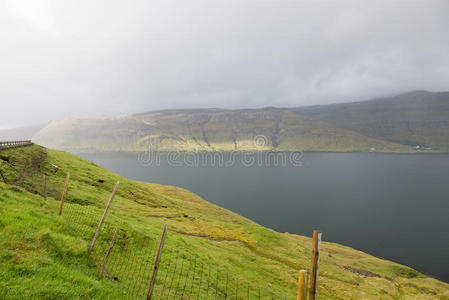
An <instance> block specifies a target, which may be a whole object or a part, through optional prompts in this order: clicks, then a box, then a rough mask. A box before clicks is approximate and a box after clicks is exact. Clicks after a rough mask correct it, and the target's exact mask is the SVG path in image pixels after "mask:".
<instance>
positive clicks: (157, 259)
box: [147, 225, 167, 300]
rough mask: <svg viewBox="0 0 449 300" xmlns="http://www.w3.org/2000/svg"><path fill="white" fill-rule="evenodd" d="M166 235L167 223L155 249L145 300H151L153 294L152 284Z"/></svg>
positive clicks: (154, 281)
mask: <svg viewBox="0 0 449 300" xmlns="http://www.w3.org/2000/svg"><path fill="white" fill-rule="evenodd" d="M166 236H167V225H165V226H164V231H163V232H162V237H161V242H160V243H159V249H158V250H157V255H156V261H155V262H154V268H153V275H152V276H151V281H150V289H149V290H148V296H147V300H151V296H152V295H153V290H154V284H155V283H156V276H157V270H158V269H159V263H160V261H161V255H162V250H163V249H164V243H165V237H166Z"/></svg>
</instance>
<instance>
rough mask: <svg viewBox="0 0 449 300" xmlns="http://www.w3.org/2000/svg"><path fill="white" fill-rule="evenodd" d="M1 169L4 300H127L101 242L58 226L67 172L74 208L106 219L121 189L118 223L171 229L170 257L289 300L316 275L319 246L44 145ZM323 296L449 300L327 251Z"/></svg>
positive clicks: (381, 265)
mask: <svg viewBox="0 0 449 300" xmlns="http://www.w3.org/2000/svg"><path fill="white" fill-rule="evenodd" d="M55 166H57V167H59V168H60V170H57V169H55ZM0 169H1V170H2V172H3V173H4V175H5V178H6V180H7V181H8V182H9V183H10V184H5V183H3V182H1V183H0V232H1V235H0V298H6V299H23V298H47V299H49V298H96V299H114V298H116V299H120V298H123V291H122V290H121V289H120V288H119V285H118V283H116V282H115V281H110V280H108V279H102V278H100V277H98V270H97V269H96V266H95V264H94V263H93V262H92V261H91V260H90V259H89V257H87V255H86V250H87V246H88V245H89V240H90V238H91V237H90V236H89V237H84V236H82V235H81V234H80V233H78V232H76V231H74V230H72V229H71V228H70V224H67V222H64V221H63V219H61V218H60V217H59V216H57V207H58V204H59V203H58V201H56V200H55V198H58V197H59V194H60V187H62V185H63V182H64V178H65V172H67V171H69V172H70V173H71V179H70V184H69V189H68V194H67V200H66V201H67V203H68V205H82V206H83V207H86V208H89V209H90V210H96V211H98V212H101V210H102V209H103V208H104V206H105V204H106V202H107V200H108V198H109V196H110V193H111V190H112V188H113V186H114V184H115V182H116V181H118V180H119V181H120V182H121V185H120V187H119V189H118V192H117V195H116V198H115V199H114V202H113V204H112V206H111V215H114V216H115V217H117V218H120V219H121V220H123V221H124V223H126V224H127V225H126V226H128V227H129V228H131V229H133V230H134V231H136V232H141V233H145V234H148V235H151V236H154V237H156V238H158V237H159V236H160V232H161V229H162V227H163V225H164V224H167V225H168V226H169V233H168V237H167V246H168V247H172V248H176V249H179V250H180V251H182V252H183V253H185V254H186V255H188V256H191V257H195V258H197V259H198V260H201V261H206V262H208V263H210V264H211V265H214V266H216V267H217V268H219V269H222V270H226V271H228V272H230V273H232V274H236V275H238V276H239V277H241V278H242V279H245V280H247V281H249V282H252V283H254V284H257V285H260V286H263V287H266V288H267V289H269V290H272V291H274V292H277V293H280V294H282V295H285V296H287V297H289V298H292V299H294V298H295V293H296V282H297V276H298V270H299V269H301V268H306V269H309V268H310V257H311V239H310V238H308V237H303V236H298V235H293V234H287V233H278V232H274V231H272V230H270V229H267V228H264V227H262V226H260V225H258V224H256V223H254V222H252V221H250V220H248V219H245V218H243V217H241V216H239V215H237V214H235V213H232V212H230V211H228V210H225V209H223V208H220V207H218V206H215V205H213V204H210V203H208V202H206V201H205V200H203V199H201V198H200V197H198V196H197V195H195V194H193V193H191V192H189V191H186V190H184V189H181V188H177V187H171V186H163V185H157V184H150V183H143V182H138V181H132V180H128V179H126V178H123V177H121V176H119V175H117V174H115V173H113V172H110V171H108V170H105V169H103V168H100V167H98V166H96V165H95V164H93V163H90V162H88V161H85V160H83V159H81V158H79V157H76V156H74V155H71V154H68V153H65V152H61V151H53V150H47V149H45V148H42V147H40V146H37V145H34V146H31V147H23V148H17V149H10V150H3V151H0ZM55 171H56V172H55ZM43 172H45V173H48V174H50V177H51V182H52V184H51V185H50V186H49V191H48V194H49V196H50V197H49V198H48V199H47V201H45V200H44V199H43V197H42V196H41V195H39V194H40V193H41V192H42V185H41V183H42V173H43ZM12 183H14V184H12ZM325 234H326V233H324V237H325ZM405 251H406V250H405ZM318 290H319V295H320V299H449V285H448V284H446V283H443V282H440V281H438V280H436V279H433V278H430V277H427V276H425V275H423V274H421V273H419V272H417V271H415V270H413V269H411V268H408V267H406V266H403V265H399V264H396V263H394V262H390V261H387V260H383V259H380V258H376V257H373V256H371V255H368V254H366V253H363V252H360V251H357V250H354V249H352V248H349V247H345V246H341V245H337V244H333V243H327V242H323V243H322V254H321V264H320V278H319V288H318Z"/></svg>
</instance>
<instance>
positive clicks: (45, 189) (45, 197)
mask: <svg viewBox="0 0 449 300" xmlns="http://www.w3.org/2000/svg"><path fill="white" fill-rule="evenodd" d="M43 185H44V187H43V191H42V193H43V196H44V199H45V200H47V174H45V173H44V183H43Z"/></svg>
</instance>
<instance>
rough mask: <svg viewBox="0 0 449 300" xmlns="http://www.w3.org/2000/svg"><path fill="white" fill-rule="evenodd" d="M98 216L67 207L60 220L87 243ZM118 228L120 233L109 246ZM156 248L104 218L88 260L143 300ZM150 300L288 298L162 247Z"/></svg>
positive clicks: (123, 224)
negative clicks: (90, 259)
mask: <svg viewBox="0 0 449 300" xmlns="http://www.w3.org/2000/svg"><path fill="white" fill-rule="evenodd" d="M102 213H103V212H101V211H100V210H99V209H96V208H92V207H89V206H82V205H79V204H75V203H66V204H64V210H63V214H62V217H63V219H64V220H65V221H66V222H67V224H68V225H69V226H68V227H69V228H71V230H73V233H74V234H77V235H80V236H85V237H89V238H88V239H86V240H87V241H89V242H90V241H91V239H92V238H93V236H94V234H95V231H96V228H97V226H98V224H99V221H100V219H101V217H102ZM117 228H119V231H118V234H117V235H116V238H115V241H114V244H113V246H112V247H111V241H112V240H113V237H114V234H115V230H116V229H117ZM158 246H159V239H158V238H157V239H156V238H154V237H150V236H147V235H144V234H142V233H140V232H137V231H134V230H132V229H130V228H129V227H128V226H127V223H126V222H124V221H123V220H121V219H120V218H118V217H117V216H115V215H109V216H107V221H106V222H105V223H104V224H103V227H102V230H101V232H100V234H99V236H98V239H97V240H96V243H95V247H94V250H93V252H92V253H91V257H92V258H93V260H94V261H95V262H96V264H97V267H98V269H99V270H102V271H99V272H101V275H102V276H104V277H106V278H108V279H110V280H113V281H115V282H116V283H117V284H119V285H121V286H122V288H123V290H124V291H125V293H126V295H127V296H128V297H129V298H131V299H145V298H146V297H147V294H148V290H149V284H150V281H151V278H152V273H153V269H154V263H155V260H156V254H157V249H158ZM110 247H111V248H110ZM109 248H110V250H109ZM109 251H110V253H109V255H108V252H109ZM106 257H107V259H106ZM152 299H236V300H237V299H287V298H286V297H284V296H282V295H279V294H276V293H274V292H272V291H269V290H267V289H264V288H262V287H260V286H257V285H254V284H252V283H250V282H248V281H246V280H243V279H241V278H239V277H238V276H235V275H233V274H231V273H229V272H226V271H223V270H220V269H219V268H216V267H214V266H213V265H211V264H208V263H206V262H204V261H202V260H200V259H198V258H195V257H192V256H189V255H186V254H185V253H183V252H182V251H180V250H178V249H176V248H175V247H173V246H172V245H169V243H167V245H165V246H164V248H163V251H162V256H161V261H160V264H159V266H158V273H157V277H156V278H155V286H154V291H153V294H152Z"/></svg>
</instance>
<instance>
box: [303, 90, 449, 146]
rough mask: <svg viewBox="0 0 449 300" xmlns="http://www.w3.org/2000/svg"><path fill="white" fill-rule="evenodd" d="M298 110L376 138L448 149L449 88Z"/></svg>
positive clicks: (314, 117)
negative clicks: (445, 90)
mask: <svg viewBox="0 0 449 300" xmlns="http://www.w3.org/2000/svg"><path fill="white" fill-rule="evenodd" d="M296 111H297V112H299V113H302V114H305V115H308V116H309V117H311V118H313V119H316V120H321V121H324V122H328V123H330V124H333V125H334V126H338V127H340V128H344V129H347V130H351V131H355V132H358V133H360V134H362V135H365V136H369V137H372V138H375V139H381V140H386V141H390V142H394V143H399V144H404V145H410V146H420V147H422V148H429V147H430V148H433V149H436V150H442V151H447V150H448V149H449V92H440V93H431V92H426V91H416V92H410V93H406V94H401V95H398V96H395V97H387V98H381V99H376V100H371V101H363V102H355V103H343V104H335V105H321V106H314V107H306V108H299V109H296Z"/></svg>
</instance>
